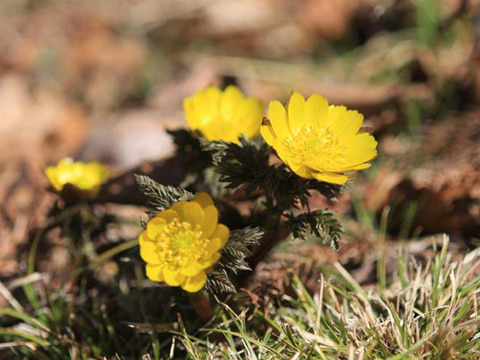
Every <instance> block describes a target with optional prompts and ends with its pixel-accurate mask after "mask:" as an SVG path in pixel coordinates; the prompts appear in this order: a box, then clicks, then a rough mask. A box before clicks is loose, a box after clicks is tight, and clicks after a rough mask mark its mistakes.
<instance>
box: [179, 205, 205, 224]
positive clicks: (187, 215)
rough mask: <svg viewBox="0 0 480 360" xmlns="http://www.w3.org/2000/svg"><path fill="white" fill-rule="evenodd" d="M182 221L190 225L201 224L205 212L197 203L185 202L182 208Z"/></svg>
mask: <svg viewBox="0 0 480 360" xmlns="http://www.w3.org/2000/svg"><path fill="white" fill-rule="evenodd" d="M182 211H183V212H182V215H183V221H186V222H188V223H189V224H192V225H194V226H195V225H200V226H202V225H203V223H204V221H205V213H204V212H203V209H202V207H201V206H200V204H199V203H197V202H195V201H192V202H187V203H186V204H185V205H184V206H183V208H182Z"/></svg>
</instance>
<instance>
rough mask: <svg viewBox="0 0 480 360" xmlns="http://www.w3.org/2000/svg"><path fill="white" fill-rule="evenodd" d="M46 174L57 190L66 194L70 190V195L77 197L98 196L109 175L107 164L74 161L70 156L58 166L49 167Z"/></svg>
mask: <svg viewBox="0 0 480 360" xmlns="http://www.w3.org/2000/svg"><path fill="white" fill-rule="evenodd" d="M45 174H46V176H47V178H48V180H49V181H50V183H51V184H52V187H53V188H54V190H55V191H56V192H58V193H60V194H65V195H67V194H66V192H68V195H73V196H74V197H77V198H88V197H94V196H96V195H97V194H98V190H99V189H100V185H102V183H104V182H106V181H107V180H108V176H109V174H108V169H107V168H106V166H104V165H102V164H100V163H98V162H96V161H93V162H89V163H83V162H80V161H78V162H73V160H72V159H70V158H65V159H62V160H60V161H59V163H58V164H57V165H56V166H49V167H47V168H46V169H45Z"/></svg>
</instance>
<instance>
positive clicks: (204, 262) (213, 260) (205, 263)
mask: <svg viewBox="0 0 480 360" xmlns="http://www.w3.org/2000/svg"><path fill="white" fill-rule="evenodd" d="M220 257H221V255H220V253H219V252H216V253H214V254H213V255H212V256H210V257H208V258H206V259H201V260H199V261H198V262H199V263H200V265H202V268H204V269H207V268H209V267H211V266H212V265H214V264H216V263H217V262H218V260H220Z"/></svg>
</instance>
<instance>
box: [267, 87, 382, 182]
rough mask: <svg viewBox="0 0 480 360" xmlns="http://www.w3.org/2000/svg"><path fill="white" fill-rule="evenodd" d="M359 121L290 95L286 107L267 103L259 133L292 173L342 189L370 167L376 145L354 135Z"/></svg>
mask: <svg viewBox="0 0 480 360" xmlns="http://www.w3.org/2000/svg"><path fill="white" fill-rule="evenodd" d="M362 124H363V115H362V114H360V113H358V111H355V110H347V109H346V108H345V107H344V106H334V105H329V104H328V102H327V100H326V99H325V98H324V97H323V96H321V95H319V94H313V95H312V96H310V97H309V98H308V100H306V101H305V99H304V97H303V96H302V95H300V94H299V93H293V95H292V96H291V98H290V101H289V103H288V105H287V106H285V107H284V106H283V105H282V104H281V103H280V102H278V101H272V102H270V105H269V109H268V121H265V122H264V124H262V127H261V129H260V132H261V134H262V136H263V138H264V139H265V141H266V142H267V143H268V144H269V145H270V146H272V147H273V148H274V149H275V151H276V152H277V154H278V156H279V157H280V159H281V160H282V161H283V162H284V163H285V164H287V165H288V166H289V167H290V169H291V170H292V171H293V172H295V173H296V174H297V175H299V176H301V177H303V178H315V179H317V180H319V181H325V182H328V183H332V184H345V183H346V182H347V180H348V179H349V178H350V177H352V176H353V175H354V172H355V171H357V170H362V169H366V168H368V167H370V166H371V165H370V164H369V163H368V162H369V161H370V160H372V159H374V158H375V157H376V156H377V150H376V148H377V142H376V141H375V138H374V137H373V136H372V135H370V134H367V133H360V134H359V133H358V131H359V130H360V127H361V126H362Z"/></svg>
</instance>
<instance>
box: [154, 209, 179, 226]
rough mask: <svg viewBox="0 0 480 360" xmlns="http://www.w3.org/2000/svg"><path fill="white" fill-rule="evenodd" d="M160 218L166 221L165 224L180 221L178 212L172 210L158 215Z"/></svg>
mask: <svg viewBox="0 0 480 360" xmlns="http://www.w3.org/2000/svg"><path fill="white" fill-rule="evenodd" d="M156 217H158V218H160V219H163V220H165V223H167V224H168V223H169V222H172V221H173V220H174V219H180V215H179V214H178V212H176V211H175V210H172V209H168V210H164V211H161V212H159V213H158V214H157V216H156Z"/></svg>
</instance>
